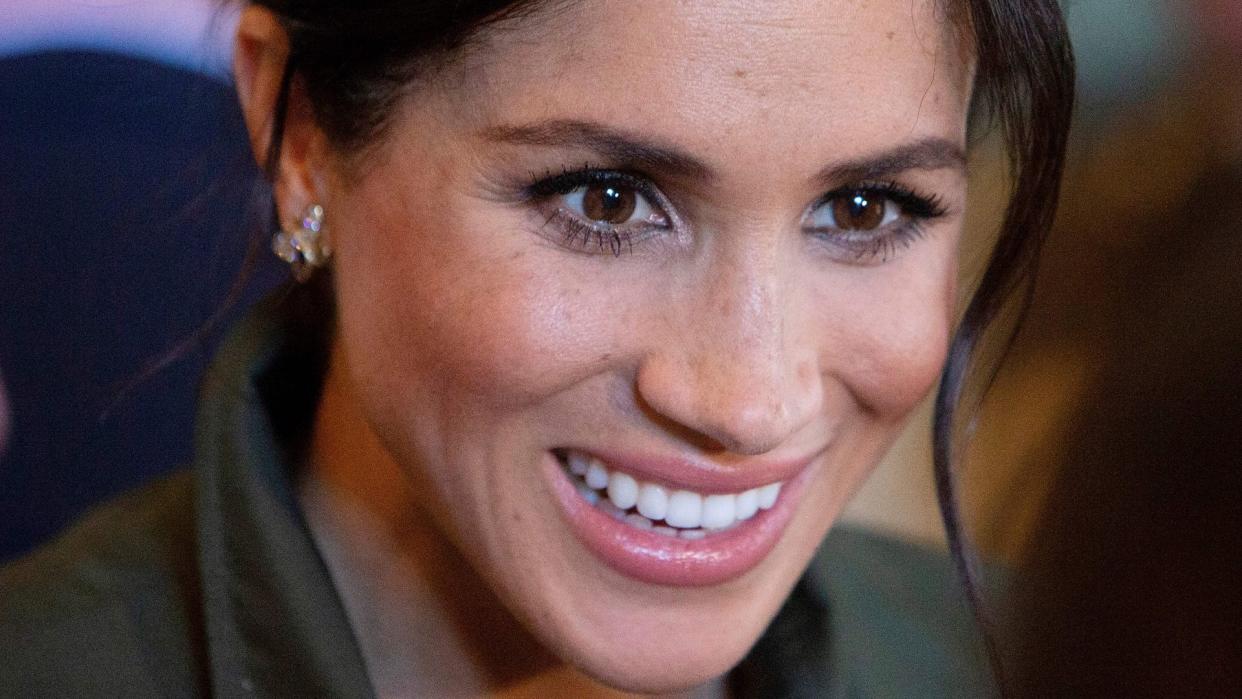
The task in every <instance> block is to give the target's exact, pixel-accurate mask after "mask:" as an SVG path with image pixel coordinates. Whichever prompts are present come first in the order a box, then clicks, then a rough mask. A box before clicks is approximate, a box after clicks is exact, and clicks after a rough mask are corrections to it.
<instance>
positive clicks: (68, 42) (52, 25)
mask: <svg viewBox="0 0 1242 699" xmlns="http://www.w3.org/2000/svg"><path fill="white" fill-rule="evenodd" d="M234 16H235V12H234V11H233V10H231V9H225V10H220V8H219V4H218V3H216V2H213V1H212V0H3V1H2V2H0V55H5V54H19V53H29V52H33V51H40V50H48V49H88V50H90V49H94V50H103V51H110V52H115V53H122V54H127V55H134V56H140V57H147V58H152V59H155V60H160V61H164V62H168V63H173V64H177V65H181V66H183V67H187V68H191V69H194V70H201V71H204V72H211V73H219V72H223V71H224V69H225V68H226V67H227V65H228V56H229V54H230V53H231V46H232V28H233V21H232V20H233V18H234ZM217 18H218V19H219V20H220V21H219V22H218V23H213V20H215V19H217Z"/></svg>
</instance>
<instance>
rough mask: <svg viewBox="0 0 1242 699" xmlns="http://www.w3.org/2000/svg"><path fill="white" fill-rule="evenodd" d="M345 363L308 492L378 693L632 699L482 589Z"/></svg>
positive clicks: (336, 365) (331, 392)
mask: <svg viewBox="0 0 1242 699" xmlns="http://www.w3.org/2000/svg"><path fill="white" fill-rule="evenodd" d="M344 364H345V362H344V361H343V358H342V356H341V353H340V352H339V351H334V353H333V361H332V362H331V363H330V368H329V370H328V375H327V377H326V379H325V384H324V391H323V397H322V399H321V402H320V405H319V410H318V414H317V416H316V419H315V428H314V433H313V437H312V442H311V449H310V454H309V458H308V463H307V464H306V468H305V469H304V470H303V476H302V478H301V480H300V483H299V486H298V494H299V499H300V502H301V505H302V508H303V510H304V511H305V514H306V520H307V523H308V525H309V527H310V529H311V532H312V534H313V536H314V539H315V542H316V544H317V546H318V547H319V550H320V552H321V554H322V556H323V558H324V561H325V563H326V564H327V566H328V569H329V572H330V573H331V575H332V579H333V582H334V584H335V585H336V588H337V591H338V594H339V595H340V596H341V601H342V603H343V605H344V607H345V610H346V612H347V614H348V616H349V619H350V623H351V625H352V626H353V629H354V634H355V637H356V639H357V641H358V644H359V646H360V648H361V650H362V655H363V658H364V659H365V660H366V663H367V669H368V671H369V673H370V675H371V680H372V683H373V684H374V686H375V689H376V692H377V694H378V695H379V696H382V697H401V696H427V695H444V694H446V693H452V694H462V695H467V694H468V695H475V696H481V695H489V696H504V697H525V696H531V697H534V696H554V695H562V696H621V695H620V694H618V693H616V692H614V691H612V690H609V689H607V688H605V687H603V686H601V685H599V684H597V683H595V682H593V681H592V680H590V679H589V678H587V677H585V676H583V675H582V674H581V673H579V672H577V671H576V670H574V669H573V668H571V667H569V666H568V665H566V664H564V663H563V662H561V661H559V660H558V659H556V658H554V657H553V656H552V655H551V654H549V653H548V652H547V651H546V650H544V649H543V647H542V646H541V645H540V644H539V643H538V642H537V641H535V639H534V638H533V637H532V636H531V635H530V634H529V633H528V632H527V631H526V630H525V629H524V628H523V627H522V626H521V625H520V624H519V623H518V622H517V621H516V620H515V619H514V618H513V616H512V615H511V614H509V612H508V611H507V610H506V609H505V608H504V606H503V605H502V604H500V602H499V600H497V599H496V597H495V596H494V595H493V594H492V592H491V591H490V589H488V588H487V587H486V586H485V585H484V584H483V583H482V582H481V581H480V579H479V577H478V576H477V575H476V574H475V573H474V571H473V569H472V568H471V567H470V566H469V564H468V563H467V562H466V561H465V560H464V559H463V558H462V556H461V555H460V553H459V552H458V551H457V550H456V548H454V547H453V546H452V544H451V543H450V542H449V541H448V539H447V538H446V537H445V536H443V534H442V533H441V532H440V530H439V529H438V527H437V526H436V524H435V523H433V522H432V521H431V519H430V518H429V517H428V516H427V514H426V513H425V512H424V511H423V509H422V508H420V507H419V506H418V503H417V501H416V499H415V498H414V496H413V492H414V490H413V488H412V487H411V485H410V481H409V478H408V476H407V475H406V474H405V473H404V472H403V471H402V469H401V468H400V467H399V466H398V465H397V463H396V461H395V460H394V459H393V458H392V456H391V455H390V454H389V452H388V451H387V450H386V449H385V448H384V447H383V445H382V444H381V443H380V440H379V439H378V438H377V436H376V435H375V433H374V431H373V430H372V429H371V427H370V425H369V423H368V422H367V420H366V419H365V417H364V416H363V414H362V411H361V410H360V406H359V404H358V401H357V399H356V396H357V393H356V392H355V390H354V387H353V385H352V384H351V382H350V380H349V377H348V376H347V375H346V373H345V371H344V370H343V365H344ZM450 690H451V691H450Z"/></svg>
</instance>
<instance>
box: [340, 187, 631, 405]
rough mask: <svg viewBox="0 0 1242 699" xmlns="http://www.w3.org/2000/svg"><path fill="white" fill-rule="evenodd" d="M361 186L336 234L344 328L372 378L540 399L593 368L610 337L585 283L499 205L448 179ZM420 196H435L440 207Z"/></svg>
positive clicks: (426, 389) (455, 392)
mask: <svg viewBox="0 0 1242 699" xmlns="http://www.w3.org/2000/svg"><path fill="white" fill-rule="evenodd" d="M391 191H392V190H391V188H389V187H376V188H374V189H372V188H360V190H359V191H358V192H357V196H356V200H357V201H356V203H354V204H353V205H351V206H350V207H348V210H347V211H346V212H345V215H348V216H352V217H353V218H352V219H347V220H351V222H353V225H352V226H351V230H349V231H348V232H347V239H344V240H341V241H339V242H338V244H337V248H338V251H337V260H336V264H337V266H338V275H337V279H338V282H337V283H338V288H337V295H338V299H339V304H340V316H341V334H342V338H343V340H344V341H345V342H346V343H347V346H349V347H350V350H351V351H350V354H351V356H353V357H354V363H355V364H356V365H360V366H359V370H361V371H365V373H366V374H367V376H366V377H364V378H365V380H366V381H367V383H368V384H371V385H386V386H387V388H388V389H390V390H391V391H397V392H402V393H404V394H409V392H410V391H412V390H416V391H419V392H421V393H422V395H423V396H424V397H426V396H427V395H434V396H440V397H441V398H442V399H444V400H449V401H459V402H460V401H465V400H469V401H471V402H472V403H473V407H474V408H475V409H478V408H480V407H488V406H491V407H495V408H499V407H502V406H514V405H520V404H523V403H528V402H532V401H536V400H538V399H540V398H542V397H545V396H546V395H548V394H549V393H551V392H555V391H556V390H558V389H559V388H561V387H563V386H565V385H568V384H571V383H573V382H574V381H575V380H576V379H577V378H578V374H581V373H584V372H586V373H589V368H588V367H584V366H582V365H583V364H589V362H584V361H583V360H582V357H583V356H585V357H591V356H594V353H597V351H596V350H594V349H593V347H594V346H603V345H604V344H606V343H605V342H604V341H603V339H602V337H601V333H600V332H598V331H600V330H602V328H600V327H599V325H600V324H599V323H598V322H596V321H595V320H594V319H595V318H596V316H595V315H593V314H591V313H584V312H583V311H582V304H581V302H580V301H575V299H581V298H582V294H581V293H579V292H577V291H575V289H573V288H572V284H571V283H570V282H569V281H568V280H565V279H562V278H561V276H560V275H558V274H557V267H556V266H555V265H554V264H535V263H534V261H532V260H531V259H530V256H548V255H551V254H552V253H553V251H551V250H547V249H544V248H543V247H541V246H539V245H537V244H536V245H532V244H531V243H530V239H531V237H532V236H530V235H529V234H528V233H527V232H526V231H524V230H518V229H516V228H517V227H518V226H519V225H520V221H518V220H517V219H518V217H516V216H514V215H513V214H512V213H510V212H506V211H503V210H501V209H500V208H499V207H498V205H492V204H480V203H479V202H477V201H471V202H459V203H458V204H457V205H453V202H454V198H453V195H452V194H451V193H450V192H447V191H445V190H444V188H432V189H424V190H423V191H421V192H418V191H417V190H416V194H413V195H411V196H410V197H409V198H408V199H406V201H405V203H403V204H394V203H393V199H394V198H393V197H392V196H391V194H390V193H391ZM419 202H438V203H440V205H439V206H427V205H421V204H420V203H419Z"/></svg>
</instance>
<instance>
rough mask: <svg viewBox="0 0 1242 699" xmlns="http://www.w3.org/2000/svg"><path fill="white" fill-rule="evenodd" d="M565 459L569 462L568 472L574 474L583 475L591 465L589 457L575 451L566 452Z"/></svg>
mask: <svg viewBox="0 0 1242 699" xmlns="http://www.w3.org/2000/svg"><path fill="white" fill-rule="evenodd" d="M565 460H566V461H567V462H568V463H569V472H570V473H572V474H574V475H575V476H585V475H586V473H587V468H588V467H589V466H590V465H591V457H589V456H587V455H586V454H582V453H580V452H576V451H571V452H569V453H568V454H566V456H565Z"/></svg>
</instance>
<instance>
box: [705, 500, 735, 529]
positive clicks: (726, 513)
mask: <svg viewBox="0 0 1242 699" xmlns="http://www.w3.org/2000/svg"><path fill="white" fill-rule="evenodd" d="M736 513H737V496H736V495H708V496H707V497H705V498H703V528H704V529H724V528H725V527H727V526H729V525H730V524H733V522H735V521H736V520H737V514H736Z"/></svg>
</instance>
